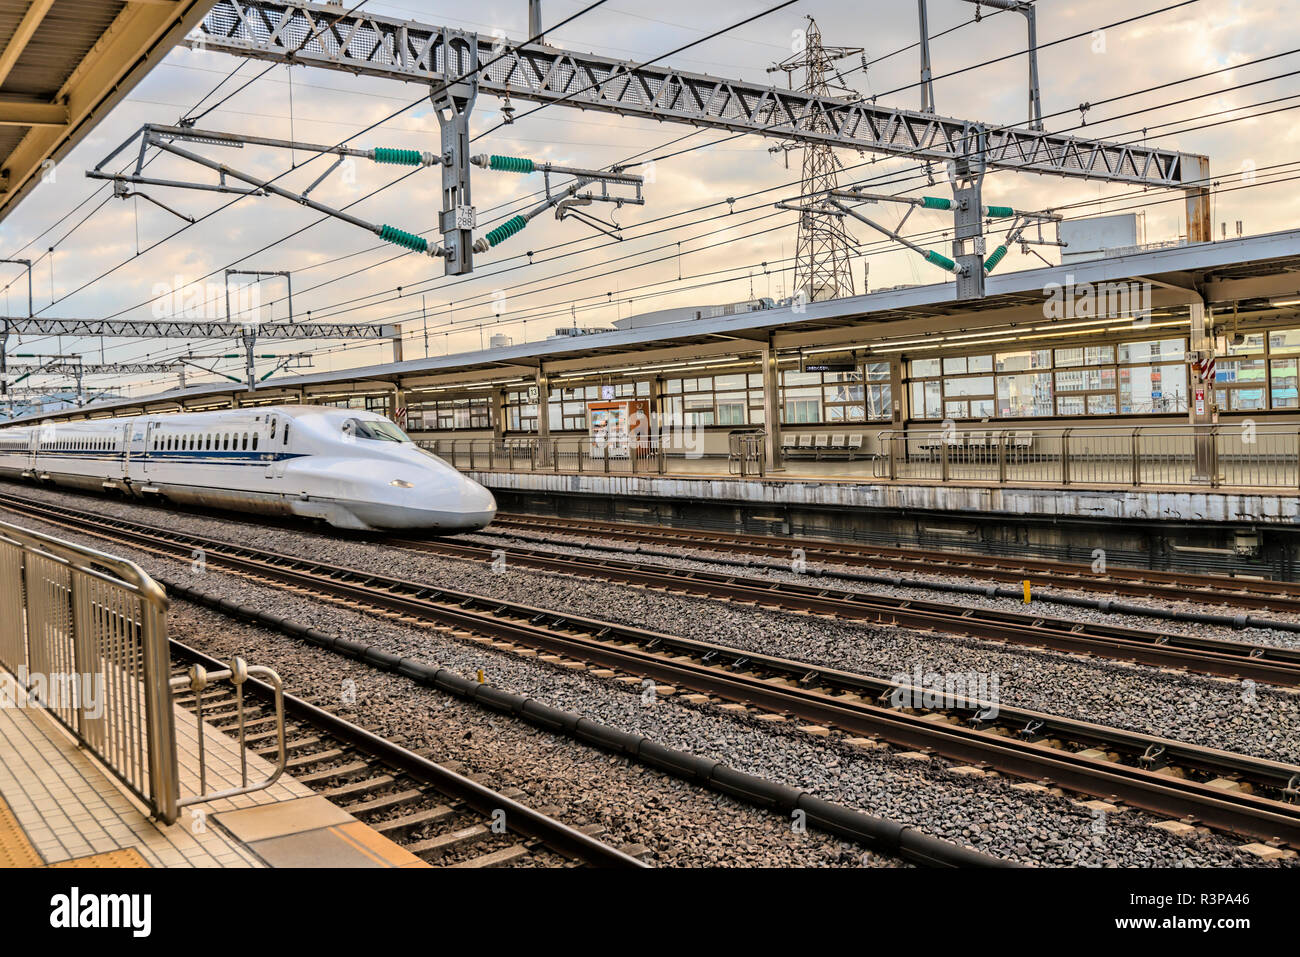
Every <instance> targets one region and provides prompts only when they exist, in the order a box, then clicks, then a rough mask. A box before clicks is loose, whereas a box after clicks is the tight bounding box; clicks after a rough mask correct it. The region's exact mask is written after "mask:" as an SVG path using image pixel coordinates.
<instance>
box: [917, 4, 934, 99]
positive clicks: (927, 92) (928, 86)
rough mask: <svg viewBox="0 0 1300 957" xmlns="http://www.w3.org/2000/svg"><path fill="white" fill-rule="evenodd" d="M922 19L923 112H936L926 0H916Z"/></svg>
mask: <svg viewBox="0 0 1300 957" xmlns="http://www.w3.org/2000/svg"><path fill="white" fill-rule="evenodd" d="M916 10H917V15H918V16H919V17H920V21H921V31H920V32H921V112H922V113H933V112H934V80H933V79H932V74H931V72H930V24H929V20H928V18H927V17H926V14H925V0H916Z"/></svg>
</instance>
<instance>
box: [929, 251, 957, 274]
mask: <svg viewBox="0 0 1300 957" xmlns="http://www.w3.org/2000/svg"><path fill="white" fill-rule="evenodd" d="M925 261H926V262H928V263H934V264H935V265H936V266H942V267H943V268H944V269H947V270H948V271H949V272H956V271H957V264H956V263H955V262H953V261H952V260H951V259H949V258H948V257H947V256H941V255H939V254H938V253H937V252H935V251H934V250H933V249H927V250H926V251H925Z"/></svg>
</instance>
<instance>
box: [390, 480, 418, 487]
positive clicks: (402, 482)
mask: <svg viewBox="0 0 1300 957" xmlns="http://www.w3.org/2000/svg"><path fill="white" fill-rule="evenodd" d="M388 484H389V485H391V486H393V487H394V488H415V485H414V484H413V483H411V482H408V481H406V479H393V480H392V481H391V482H389V483H388Z"/></svg>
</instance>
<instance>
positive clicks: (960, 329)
mask: <svg viewBox="0 0 1300 957" xmlns="http://www.w3.org/2000/svg"><path fill="white" fill-rule="evenodd" d="M1134 282H1140V283H1146V284H1149V288H1150V305H1151V307H1152V308H1153V309H1155V310H1179V309H1181V310H1184V313H1183V314H1184V315H1185V314H1186V313H1185V310H1186V307H1187V306H1189V305H1191V304H1193V303H1197V302H1208V303H1210V304H1211V306H1212V307H1214V308H1215V309H1216V310H1224V309H1228V310H1230V309H1233V308H1236V309H1237V310H1238V314H1239V316H1240V317H1246V318H1250V317H1254V318H1260V319H1264V320H1266V321H1269V322H1272V321H1274V320H1277V321H1284V320H1288V319H1289V320H1292V321H1294V320H1296V318H1297V317H1300V308H1298V307H1297V305H1295V304H1286V305H1278V304H1277V300H1282V301H1283V302H1284V303H1285V302H1286V301H1287V300H1288V299H1294V300H1295V301H1296V303H1300V230H1289V231H1286V232H1278V233H1269V234H1266V235H1263V236H1252V237H1249V238H1244V239H1233V240H1227V241H1223V242H1214V243H1198V244H1194V245H1181V246H1171V247H1166V248H1161V249H1153V250H1147V251H1142V252H1137V253H1134V254H1132V255H1126V256H1119V257H1111V258H1105V259H1097V260H1092V261H1086V262H1076V263H1071V264H1069V265H1066V266H1051V267H1044V268H1042V269H1032V270H1024V271H1021V272H1013V273H1007V274H1004V275H1001V276H996V275H995V276H993V277H990V279H989V284H988V295H987V296H986V297H985V298H983V299H979V300H973V301H972V300H966V301H958V300H957V299H956V295H955V289H954V286H953V284H952V283H951V282H944V283H936V284H933V285H924V286H909V287H904V288H898V289H888V290H881V291H879V292H873V293H868V294H866V295H861V296H853V297H849V298H845V299H836V300H832V301H828V302H813V303H808V304H806V305H805V306H804V307H803V308H802V311H797V310H796V309H795V308H792V307H789V306H786V307H780V308H774V309H762V310H758V311H754V312H745V313H739V314H736V315H729V316H719V317H716V318H705V319H688V320H685V321H681V322H672V323H664V324H661V325H651V326H640V327H637V328H633V329H621V330H616V331H611V332H606V333H597V334H591V335H584V336H577V337H572V338H569V337H558V338H555V339H548V340H546V341H543V342H531V343H523V344H520V345H514V346H508V347H505V348H495V349H487V350H483V351H479V352H466V353H459V354H453V355H449V356H438V357H431V358H427V359H425V358H421V359H409V360H406V361H402V362H390V363H384V364H381V365H374V366H365V367H360V368H354V369H345V370H338V371H331V372H318V373H312V374H309V375H284V376H278V377H276V378H273V379H269V380H267V381H266V382H264V383H262V384H261V385H260V386H259V387H258V390H257V392H256V393H254V394H253V395H251V396H250V395H248V393H246V392H244V390H243V388H242V387H241V386H238V385H232V384H225V383H219V384H218V383H214V384H204V385H196V386H191V387H189V388H187V389H174V390H171V391H168V392H164V393H160V394H158V395H153V396H148V397H133V398H130V399H122V400H118V401H109V402H101V403H94V404H93V405H90V406H87V407H86V408H84V409H81V410H78V411H77V413H76V415H80V416H85V415H112V414H134V413H136V412H140V411H142V410H149V411H159V412H164V411H174V410H177V409H180V408H183V407H204V406H207V405H212V404H214V403H223V404H224V402H226V401H229V399H230V397H231V396H232V395H233V394H235V393H239V394H240V397H241V401H248V400H253V401H258V402H264V401H269V400H271V399H272V398H279V399H281V400H283V399H285V398H288V399H289V400H290V401H308V402H310V401H312V398H313V397H315V398H317V399H320V398H323V397H329V398H337V397H339V396H340V395H347V394H363V393H371V394H373V393H377V392H383V391H388V390H394V389H398V388H401V389H416V390H419V389H421V388H430V387H442V386H448V385H473V384H474V383H479V384H486V383H489V382H509V381H516V380H517V381H526V380H530V379H532V377H533V376H534V375H535V374H536V371H537V370H538V368H539V367H541V366H543V365H544V367H545V369H546V371H547V373H548V374H549V375H551V376H557V375H572V374H574V373H577V372H582V371H584V370H590V371H592V372H593V373H595V372H597V371H599V370H610V371H617V370H620V369H628V368H630V367H636V366H639V365H645V364H648V363H651V362H669V361H676V360H681V359H693V358H702V357H709V356H727V355H731V356H734V355H736V354H738V353H742V352H754V351H756V350H758V349H760V348H762V345H763V344H765V343H767V342H768V341H769V337H770V339H771V342H772V343H773V345H774V346H775V347H776V348H777V349H778V350H790V351H794V350H799V349H810V348H818V347H829V346H835V345H840V344H845V345H852V346H854V347H858V348H862V347H864V346H865V347H866V351H867V353H868V354H870V351H871V349H874V348H888V347H890V346H891V343H894V342H896V341H903V340H906V341H909V342H915V343H919V344H917V345H915V346H914V348H912V349H909V350H908V351H914V352H922V351H926V350H927V349H932V348H939V347H940V346H939V343H940V341H941V340H942V339H943V338H944V337H951V336H953V335H959V336H960V335H963V334H976V333H988V334H991V333H994V332H1007V333H1011V334H1014V333H1015V331H1016V330H1018V329H1025V328H1026V327H1027V326H1028V325H1035V326H1038V327H1041V326H1042V324H1043V323H1044V321H1045V320H1044V314H1045V310H1044V304H1045V303H1046V302H1047V301H1048V299H1049V297H1051V296H1054V295H1058V294H1059V293H1058V292H1057V291H1056V290H1059V288H1060V287H1063V286H1066V285H1068V284H1070V283H1074V284H1075V285H1076V286H1080V285H1083V284H1093V285H1096V284H1099V283H1134ZM1076 341H1077V340H1076ZM931 342H933V343H934V345H930V343H931ZM893 351H895V352H897V351H899V350H897V349H894V350H893ZM70 417H73V415H70V414H69V413H62V414H60V413H52V414H50V415H46V416H33V417H31V419H32V420H36V419H39V418H70Z"/></svg>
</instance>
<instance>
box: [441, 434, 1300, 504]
mask: <svg viewBox="0 0 1300 957" xmlns="http://www.w3.org/2000/svg"><path fill="white" fill-rule="evenodd" d="M820 431H821V432H824V433H826V434H824V435H823V434H820V433H819V432H818V430H815V429H810V428H808V427H795V428H791V429H789V430H787V431H785V432H784V434H783V437H782V439H781V440H780V444H781V447H782V448H781V453H782V458H783V459H784V470H783V471H782V472H781V473H780V477H782V478H789V479H798V478H803V477H808V478H819V477H820V478H828V479H836V480H841V481H853V480H858V481H870V482H879V483H890V482H900V483H901V482H916V481H922V482H977V483H989V484H995V485H1006V486H1015V485H1063V486H1065V485H1089V486H1100V487H1107V486H1113V487H1131V488H1162V487H1170V488H1172V487H1182V486H1198V485H1204V486H1209V487H1212V488H1219V487H1227V488H1262V489H1295V490H1300V426H1297V425H1294V424H1290V425H1276V426H1271V425H1259V424H1257V423H1254V422H1250V421H1247V422H1245V423H1234V424H1233V425H1230V426H1203V427H1194V426H1191V425H1177V426H1088V427H1085V426H1079V427H1070V428H1050V429H1044V428H1030V427H1024V428H999V429H990V428H987V427H986V428H978V427H975V428H956V427H952V428H939V429H907V430H901V429H886V430H882V431H880V432H877V433H866V434H860V435H858V436H854V437H853V438H854V439H856V440H857V441H852V440H850V441H845V439H844V436H843V435H841V434H832V433H830V432H829V430H820ZM758 436H759V437H746V438H744V439H739V440H738V439H736V438H735V437H734V436H733V437H731V439H730V452H729V454H718V455H703V454H701V453H700V452H699V450H698V448H696V447H692V446H690V445H687V444H684V443H682V442H681V441H680V440H679V439H677V438H675V437H673V436H665V437H664V438H662V439H661V438H659V437H656V436H645V437H641V438H639V439H638V440H637V441H636V442H635V444H633V445H632V446H631V447H627V446H624V447H614V446H606V445H602V444H600V443H597V442H593V440H592V439H590V438H589V437H585V436H562V437H553V438H546V439H542V438H536V437H532V438H529V437H506V438H496V439H487V438H475V439H455V438H451V439H446V438H443V439H421V440H419V444H420V445H421V446H422V447H424V448H426V449H427V450H429V451H430V452H433V453H434V454H436V455H439V456H441V457H442V458H444V459H445V460H446V461H447V462H449V463H450V464H451V465H453V466H455V467H456V468H458V469H462V470H465V471H489V472H562V473H576V474H584V473H595V474H625V475H639V474H644V475H670V474H671V475H717V474H725V473H730V474H733V475H735V474H739V475H754V476H758V477H763V476H765V475H766V476H767V477H771V475H770V474H768V472H767V470H766V469H765V468H764V466H763V461H764V460H765V458H766V456H765V454H764V451H763V449H761V448H760V445H761V443H762V442H763V438H762V437H761V433H759V434H758ZM738 463H739V464H738Z"/></svg>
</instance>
